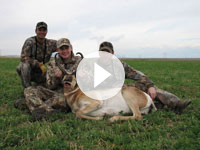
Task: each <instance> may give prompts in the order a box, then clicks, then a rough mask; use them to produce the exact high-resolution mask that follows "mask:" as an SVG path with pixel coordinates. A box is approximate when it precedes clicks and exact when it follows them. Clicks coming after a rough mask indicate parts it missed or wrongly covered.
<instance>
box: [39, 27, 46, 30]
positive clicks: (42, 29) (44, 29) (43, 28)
mask: <svg viewBox="0 0 200 150" xmlns="http://www.w3.org/2000/svg"><path fill="white" fill-rule="evenodd" d="M38 30H39V31H47V28H44V27H42V28H38Z"/></svg>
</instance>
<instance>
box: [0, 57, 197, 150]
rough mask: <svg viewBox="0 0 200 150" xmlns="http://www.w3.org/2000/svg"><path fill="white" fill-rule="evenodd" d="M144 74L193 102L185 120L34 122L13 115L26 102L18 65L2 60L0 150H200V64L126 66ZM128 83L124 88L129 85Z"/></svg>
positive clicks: (171, 115) (67, 118)
mask: <svg viewBox="0 0 200 150" xmlns="http://www.w3.org/2000/svg"><path fill="white" fill-rule="evenodd" d="M126 62H127V63H128V64H130V65H131V66H134V68H136V69H138V70H140V71H142V72H144V73H145V74H146V75H147V76H148V77H149V78H150V79H151V80H153V81H154V83H155V85H157V86H158V87H159V88H161V89H164V90H167V91H169V92H172V93H174V94H176V95H177V96H178V97H180V98H181V99H191V100H192V104H191V105H189V107H188V108H186V109H185V110H184V111H183V113H182V114H176V113H175V112H174V111H172V110H170V109H168V108H164V109H162V110H158V111H157V112H155V113H150V114H148V115H145V116H144V117H143V120H140V121H137V120H129V121H118V122H116V123H114V124H110V123H109V122H108V121H107V118H105V119H104V120H103V121H91V120H82V119H78V118H76V117H75V115H74V114H72V113H68V114H66V113H58V114H54V115H51V116H49V118H47V119H43V120H41V121H33V118H32V116H31V115H30V113H29V111H28V110H20V109H15V108H14V106H13V102H14V100H15V99H17V98H22V97H23V88H22V86H21V81H20V79H19V77H18V75H17V73H16V71H15V68H16V66H17V65H18V63H19V59H12V58H0V150H13V149H19V150H32V149H33V150H43V149H45V150H65V149H72V150H76V149H84V150H103V149H106V150H112V149H115V150H121V149H122V150H132V149H137V150H143V149H146V150H165V149H166V150H172V149H176V150H177V149H179V150H199V149H200V61H199V60H186V61H185V60H166V61H164V60H163V61H161V60H126ZM131 82H132V81H130V80H128V81H126V83H131Z"/></svg>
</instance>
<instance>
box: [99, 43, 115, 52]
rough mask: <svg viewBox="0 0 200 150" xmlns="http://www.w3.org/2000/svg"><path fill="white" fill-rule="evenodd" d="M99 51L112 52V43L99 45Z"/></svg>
mask: <svg viewBox="0 0 200 150" xmlns="http://www.w3.org/2000/svg"><path fill="white" fill-rule="evenodd" d="M99 51H108V52H114V50H113V45H112V43H110V42H107V41H105V42H103V43H101V44H100V46H99Z"/></svg>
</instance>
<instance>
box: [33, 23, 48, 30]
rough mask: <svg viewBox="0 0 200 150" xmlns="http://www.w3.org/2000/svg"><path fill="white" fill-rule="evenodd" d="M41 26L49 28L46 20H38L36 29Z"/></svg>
mask: <svg viewBox="0 0 200 150" xmlns="http://www.w3.org/2000/svg"><path fill="white" fill-rule="evenodd" d="M39 28H46V29H47V24H46V23H45V22H38V23H37V25H36V29H39Z"/></svg>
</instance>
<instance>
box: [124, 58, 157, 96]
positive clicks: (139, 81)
mask: <svg viewBox="0 0 200 150" xmlns="http://www.w3.org/2000/svg"><path fill="white" fill-rule="evenodd" d="M122 65H123V66H124V71H125V78H126V79H132V80H135V81H136V82H135V84H134V86H135V87H137V88H138V89H140V90H142V91H144V92H147V90H148V88H150V87H154V83H153V82H152V81H151V80H150V79H149V78H148V77H147V76H146V75H145V74H144V73H142V72H140V71H138V70H136V69H134V68H132V67H131V66H129V65H128V64H127V63H125V62H122Z"/></svg>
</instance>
